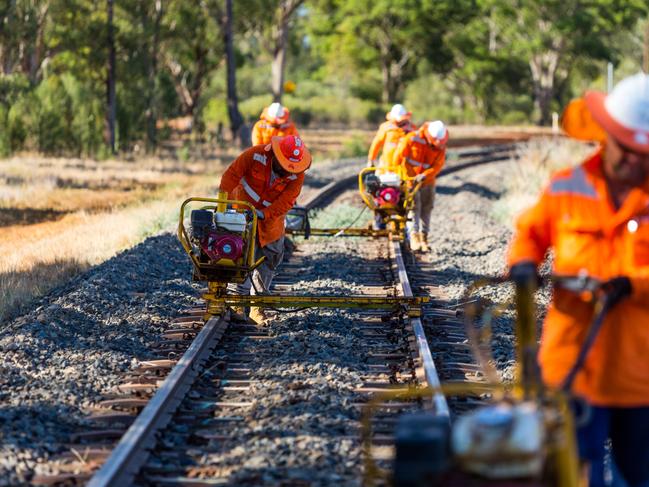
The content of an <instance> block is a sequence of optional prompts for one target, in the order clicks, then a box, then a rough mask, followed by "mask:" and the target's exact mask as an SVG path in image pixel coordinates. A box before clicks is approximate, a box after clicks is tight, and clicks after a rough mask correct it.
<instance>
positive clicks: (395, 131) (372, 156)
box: [367, 120, 417, 171]
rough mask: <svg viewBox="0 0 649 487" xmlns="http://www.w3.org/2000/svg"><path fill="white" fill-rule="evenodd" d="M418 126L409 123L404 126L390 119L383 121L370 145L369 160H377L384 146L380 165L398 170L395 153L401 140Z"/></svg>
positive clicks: (388, 169)
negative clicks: (394, 158) (394, 157)
mask: <svg viewBox="0 0 649 487" xmlns="http://www.w3.org/2000/svg"><path fill="white" fill-rule="evenodd" d="M416 129H417V127H416V126H415V125H414V124H412V123H408V124H406V125H404V126H403V127H400V126H399V125H397V124H396V123H394V122H392V121H390V120H388V121H387V122H383V123H382V124H381V125H380V126H379V130H378V131H377V132H376V135H375V136H374V140H372V145H370V151H369V152H368V154H367V159H368V160H369V161H375V160H376V158H377V157H378V156H379V151H381V148H383V153H382V154H381V164H380V165H379V167H381V168H384V169H385V170H387V171H396V170H397V167H396V165H395V164H394V163H393V157H392V156H393V154H394V151H395V150H396V149H397V145H398V144H399V140H400V139H401V138H402V137H403V136H404V135H406V134H407V133H409V132H412V131H413V130H416Z"/></svg>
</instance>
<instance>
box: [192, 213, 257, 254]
mask: <svg viewBox="0 0 649 487" xmlns="http://www.w3.org/2000/svg"><path fill="white" fill-rule="evenodd" d="M247 224H248V222H247V219H246V214H245V213H241V212H237V211H235V210H226V211H223V212H218V211H217V212H214V211H210V210H193V211H192V212H191V239H192V241H193V242H194V243H195V244H197V245H198V246H200V249H201V254H202V257H204V258H207V259H206V260H209V261H211V262H213V263H216V262H219V261H221V260H222V259H229V260H231V261H236V260H237V259H239V258H240V257H241V256H242V255H243V252H244V247H245V244H246V242H245V239H244V237H245V233H246V227H247Z"/></svg>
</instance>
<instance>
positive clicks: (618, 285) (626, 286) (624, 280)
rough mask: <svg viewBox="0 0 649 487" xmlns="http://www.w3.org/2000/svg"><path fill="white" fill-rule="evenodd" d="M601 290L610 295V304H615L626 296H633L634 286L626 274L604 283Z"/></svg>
mask: <svg viewBox="0 0 649 487" xmlns="http://www.w3.org/2000/svg"><path fill="white" fill-rule="evenodd" d="M600 289H601V291H602V292H603V293H604V294H605V295H606V296H607V297H608V302H609V305H610V306H615V305H616V304H617V303H619V302H620V301H622V300H623V299H624V298H628V297H629V296H631V293H632V292H633V286H632V285H631V279H629V278H628V277H626V276H618V277H614V278H612V279H609V280H608V281H606V282H604V283H602V285H601V286H600Z"/></svg>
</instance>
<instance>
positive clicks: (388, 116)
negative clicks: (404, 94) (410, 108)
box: [385, 112, 412, 123]
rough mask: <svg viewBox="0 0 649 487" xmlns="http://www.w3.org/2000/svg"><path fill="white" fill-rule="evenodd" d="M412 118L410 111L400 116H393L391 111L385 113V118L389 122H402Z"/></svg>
mask: <svg viewBox="0 0 649 487" xmlns="http://www.w3.org/2000/svg"><path fill="white" fill-rule="evenodd" d="M411 118H412V112H408V113H406V114H405V115H402V116H401V117H393V116H392V113H391V112H388V113H386V114H385V119H386V120H388V121H389V122H396V123H399V122H403V121H404V120H410V119H411Z"/></svg>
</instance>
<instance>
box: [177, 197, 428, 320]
mask: <svg viewBox="0 0 649 487" xmlns="http://www.w3.org/2000/svg"><path fill="white" fill-rule="evenodd" d="M195 206H197V207H196V208H194V209H192V207H195ZM188 214H189V218H188ZM256 225H257V216H256V214H255V211H254V207H253V206H252V205H251V204H250V203H247V202H244V201H234V200H229V199H227V197H226V195H224V194H220V195H219V196H218V197H217V198H189V199H187V200H186V201H185V202H184V203H183V204H182V206H181V208H180V221H179V224H178V238H179V239H180V242H181V244H182V246H183V248H184V249H185V252H187V254H188V255H189V257H190V259H191V261H192V264H193V266H194V279H195V280H197V281H207V286H208V289H207V292H206V293H204V294H203V298H204V299H205V301H206V303H207V309H206V314H207V316H208V317H209V316H214V315H223V314H224V313H226V312H227V310H228V309H229V308H232V307H235V306H236V307H238V306H243V307H252V306H255V307H261V308H353V309H391V310H395V311H402V312H404V313H406V314H407V315H408V316H411V317H417V316H421V306H422V305H423V304H424V303H426V302H428V301H429V300H430V297H428V296H418V297H399V296H372V297H370V296H348V295H346V296H342V295H341V296H317V295H286V294H280V295H271V294H260V295H237V294H232V293H230V292H228V284H236V283H242V282H244V281H245V280H246V279H247V278H248V277H249V276H251V274H252V272H253V271H254V270H255V268H256V267H257V266H259V265H260V264H261V263H262V262H263V258H262V259H259V260H255V256H254V251H255V250H254V248H255V246H254V244H253V242H254V241H255V238H256ZM381 235H383V234H381ZM386 235H387V233H386Z"/></svg>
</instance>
